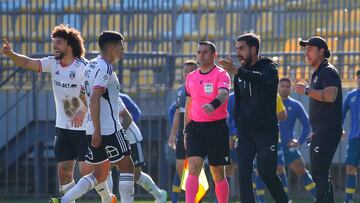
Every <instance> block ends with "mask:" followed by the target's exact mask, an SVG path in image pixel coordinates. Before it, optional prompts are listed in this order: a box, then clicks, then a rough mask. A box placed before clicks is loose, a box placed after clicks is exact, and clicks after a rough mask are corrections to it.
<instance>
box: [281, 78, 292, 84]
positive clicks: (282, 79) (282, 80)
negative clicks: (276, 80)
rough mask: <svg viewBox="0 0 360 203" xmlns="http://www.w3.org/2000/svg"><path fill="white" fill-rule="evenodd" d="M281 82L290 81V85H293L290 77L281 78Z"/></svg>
mask: <svg viewBox="0 0 360 203" xmlns="http://www.w3.org/2000/svg"><path fill="white" fill-rule="evenodd" d="M280 82H288V83H290V85H291V80H290V78H281V79H280Z"/></svg>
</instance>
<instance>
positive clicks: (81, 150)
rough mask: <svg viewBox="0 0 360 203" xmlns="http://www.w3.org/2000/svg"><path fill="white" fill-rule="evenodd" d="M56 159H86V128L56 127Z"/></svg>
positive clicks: (58, 160) (59, 160) (61, 160)
mask: <svg viewBox="0 0 360 203" xmlns="http://www.w3.org/2000/svg"><path fill="white" fill-rule="evenodd" d="M55 130H56V135H55V159H56V161H57V162H63V161H72V160H78V161H85V156H86V154H87V151H88V150H87V148H88V145H87V139H86V132H85V130H68V129H63V128H55Z"/></svg>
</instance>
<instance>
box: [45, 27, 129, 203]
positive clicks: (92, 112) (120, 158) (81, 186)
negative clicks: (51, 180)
mask: <svg viewBox="0 0 360 203" xmlns="http://www.w3.org/2000/svg"><path fill="white" fill-rule="evenodd" d="M123 40H124V38H123V36H122V35H121V34H120V33H118V32H115V31H104V32H102V33H101V34H100V35H99V38H98V43H99V47H100V55H98V56H97V57H96V58H94V59H92V60H91V61H90V62H89V64H88V65H87V66H86V67H85V70H84V79H83V82H82V85H83V87H84V89H83V90H84V91H83V93H84V94H85V95H86V97H87V104H88V107H89V117H88V118H89V119H88V122H87V127H86V134H87V137H88V143H89V147H88V154H87V155H86V161H87V162H89V163H90V164H92V166H93V169H94V171H93V172H92V173H91V174H88V175H86V176H84V177H82V178H81V179H80V180H79V182H78V183H77V184H76V185H75V186H74V187H73V188H72V189H71V190H70V191H69V192H68V193H66V194H65V195H64V196H63V197H62V198H61V201H59V200H58V199H55V198H53V199H51V201H50V202H52V203H57V202H61V203H69V202H71V201H74V200H76V199H78V198H80V197H81V196H82V195H84V194H85V193H86V192H88V191H89V190H91V189H92V188H94V187H96V186H97V185H99V184H101V185H106V178H107V176H108V174H109V169H110V165H109V164H108V160H110V162H111V163H112V164H114V165H115V166H116V168H117V169H118V170H119V172H120V178H119V179H120V181H119V190H120V197H121V200H120V201H121V203H130V202H133V201H134V164H133V161H132V159H131V157H130V145H129V142H128V140H127V138H126V136H125V131H124V130H123V128H122V127H121V125H120V121H119V115H118V113H119V110H118V108H119V106H118V105H119V89H120V87H119V86H120V84H119V81H118V78H117V76H116V73H115V72H114V67H113V66H112V63H115V62H116V61H118V60H119V59H121V57H122V55H123V52H124V48H123ZM106 187H107V185H106Z"/></svg>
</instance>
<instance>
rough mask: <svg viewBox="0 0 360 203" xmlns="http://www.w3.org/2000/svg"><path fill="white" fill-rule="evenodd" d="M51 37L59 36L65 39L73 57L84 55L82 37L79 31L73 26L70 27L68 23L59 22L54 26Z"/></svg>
mask: <svg viewBox="0 0 360 203" xmlns="http://www.w3.org/2000/svg"><path fill="white" fill-rule="evenodd" d="M51 37H52V38H55V37H60V38H63V39H65V40H66V41H67V43H68V45H69V46H70V47H71V48H72V53H73V55H74V57H77V58H80V57H84V55H85V46H84V39H83V38H82V37H81V34H80V32H79V31H78V30H76V29H75V28H71V27H69V26H68V25H64V24H60V25H58V26H55V27H54V30H53V31H52V33H51Z"/></svg>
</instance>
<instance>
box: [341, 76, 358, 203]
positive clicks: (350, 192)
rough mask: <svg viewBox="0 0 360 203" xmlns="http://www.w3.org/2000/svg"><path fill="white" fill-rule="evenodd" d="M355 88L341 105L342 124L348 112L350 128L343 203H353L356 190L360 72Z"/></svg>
mask: <svg viewBox="0 0 360 203" xmlns="http://www.w3.org/2000/svg"><path fill="white" fill-rule="evenodd" d="M356 82H357V86H358V87H357V88H356V89H354V90H352V91H350V92H349V93H347V94H346V96H345V99H344V104H343V122H344V121H345V118H346V114H347V113H348V111H349V110H350V115H351V128H350V132H348V139H349V141H348V145H347V147H346V160H345V164H346V187H345V203H350V202H353V196H354V194H355V190H356V180H357V177H356V172H357V167H358V165H359V160H360V128H359V127H360V126H359V124H360V123H359V113H360V70H358V71H357V72H356Z"/></svg>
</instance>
